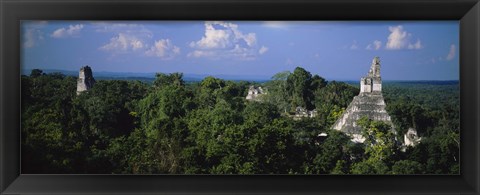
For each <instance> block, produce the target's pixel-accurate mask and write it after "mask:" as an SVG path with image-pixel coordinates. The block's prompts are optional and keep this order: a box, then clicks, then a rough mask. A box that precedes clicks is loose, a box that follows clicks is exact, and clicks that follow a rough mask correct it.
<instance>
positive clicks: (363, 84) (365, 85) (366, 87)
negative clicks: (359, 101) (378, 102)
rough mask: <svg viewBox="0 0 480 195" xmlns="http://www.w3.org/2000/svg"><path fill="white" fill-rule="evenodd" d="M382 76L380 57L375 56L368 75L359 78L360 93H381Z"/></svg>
mask: <svg viewBox="0 0 480 195" xmlns="http://www.w3.org/2000/svg"><path fill="white" fill-rule="evenodd" d="M381 92H382V77H381V76H380V58H379V57H375V58H373V60H372V65H371V66H370V70H369V71H368V75H367V76H366V77H363V78H361V79H360V93H381Z"/></svg>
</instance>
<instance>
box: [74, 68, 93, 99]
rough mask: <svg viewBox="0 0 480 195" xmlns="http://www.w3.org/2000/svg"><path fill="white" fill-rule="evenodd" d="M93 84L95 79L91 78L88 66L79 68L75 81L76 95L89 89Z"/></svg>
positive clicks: (90, 70)
mask: <svg viewBox="0 0 480 195" xmlns="http://www.w3.org/2000/svg"><path fill="white" fill-rule="evenodd" d="M94 84H95V79H94V78H93V73H92V69H91V68H90V67H89V66H84V67H82V68H80V72H79V73H78V79H77V95H78V94H80V93H81V92H83V91H87V90H89V89H91V88H92V87H93V85H94Z"/></svg>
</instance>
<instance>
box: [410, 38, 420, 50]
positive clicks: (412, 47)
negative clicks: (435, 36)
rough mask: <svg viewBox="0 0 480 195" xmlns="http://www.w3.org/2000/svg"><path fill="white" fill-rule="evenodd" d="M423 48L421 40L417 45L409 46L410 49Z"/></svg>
mask: <svg viewBox="0 0 480 195" xmlns="http://www.w3.org/2000/svg"><path fill="white" fill-rule="evenodd" d="M422 47H423V46H422V42H420V40H417V42H416V43H415V44H411V43H409V44H408V49H422Z"/></svg>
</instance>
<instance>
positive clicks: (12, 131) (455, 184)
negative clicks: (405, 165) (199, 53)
mask: <svg viewBox="0 0 480 195" xmlns="http://www.w3.org/2000/svg"><path fill="white" fill-rule="evenodd" d="M21 20H458V21H460V77H461V78H460V89H461V91H460V97H461V119H460V120H461V174H460V175H458V176H455V175H415V176H405V175H404V176H386V175H378V176H375V175H370V176H359V175H342V176H340V175H322V176H316V175H291V176H290V175H26V174H20V143H19V142H20V136H19V135H20V109H19V108H20V66H19V65H20V36H21V35H20V21H21ZM0 21H1V27H0V29H1V36H0V44H1V45H0V51H1V56H0V58H1V59H0V60H1V61H0V63H1V66H0V155H1V156H0V193H1V194H72V193H73V194H479V193H480V174H479V168H480V155H479V154H480V153H479V149H480V144H479V143H480V138H479V135H480V134H479V130H480V128H479V122H480V115H479V112H480V107H479V106H480V104H479V101H480V97H479V95H480V94H479V92H480V91H479V89H480V86H479V84H480V80H479V74H480V3H479V1H478V0H336V1H335V0H297V1H295V0H179V1H174V0H140V1H133V0H123V1H122V0H117V1H108V0H86V1H81V0H63V1H60V0H0Z"/></svg>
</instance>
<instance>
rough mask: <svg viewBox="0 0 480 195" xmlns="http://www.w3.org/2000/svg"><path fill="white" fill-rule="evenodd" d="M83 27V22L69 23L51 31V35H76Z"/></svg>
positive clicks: (61, 36)
mask: <svg viewBox="0 0 480 195" xmlns="http://www.w3.org/2000/svg"><path fill="white" fill-rule="evenodd" d="M82 29H83V24H77V25H70V26H68V28H59V29H57V30H55V31H53V33H52V35H51V37H53V38H64V37H68V36H76V35H78V34H79V33H80V31H81V30H82Z"/></svg>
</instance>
